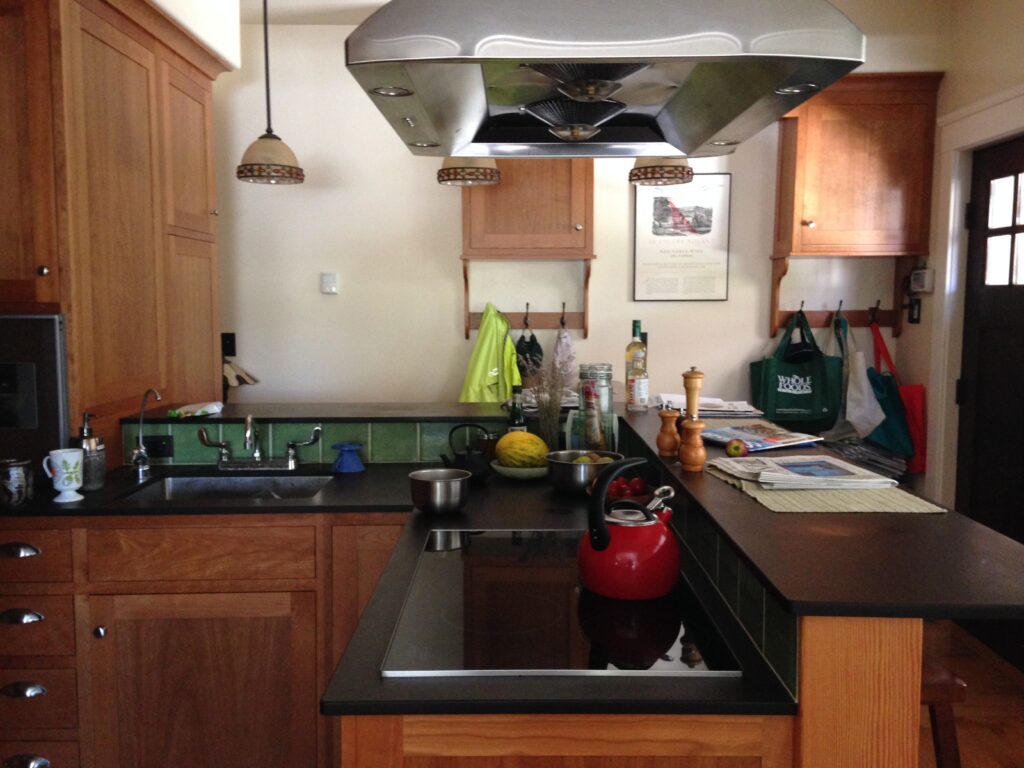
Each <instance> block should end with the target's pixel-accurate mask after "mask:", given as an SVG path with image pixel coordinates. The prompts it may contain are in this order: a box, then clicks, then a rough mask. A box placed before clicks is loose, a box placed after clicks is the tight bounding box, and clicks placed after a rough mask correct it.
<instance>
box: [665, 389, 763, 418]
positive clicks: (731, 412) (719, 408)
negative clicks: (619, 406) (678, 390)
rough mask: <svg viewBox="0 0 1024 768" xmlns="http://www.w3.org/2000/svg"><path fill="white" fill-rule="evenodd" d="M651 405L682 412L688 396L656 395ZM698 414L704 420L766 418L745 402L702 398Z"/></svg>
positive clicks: (761, 412)
mask: <svg viewBox="0 0 1024 768" xmlns="http://www.w3.org/2000/svg"><path fill="white" fill-rule="evenodd" d="M651 405H652V406H657V407H665V408H675V409H676V410H678V411H682V410H685V409H686V395H668V394H664V395H655V396H654V397H653V398H652V399H651ZM698 414H699V416H700V418H702V419H749V418H752V417H758V416H764V411H761V410H758V409H757V408H755V407H754V406H752V405H751V404H750V403H748V402H746V401H745V400H722V399H721V398H719V397H702V398H701V399H700V406H699V411H698Z"/></svg>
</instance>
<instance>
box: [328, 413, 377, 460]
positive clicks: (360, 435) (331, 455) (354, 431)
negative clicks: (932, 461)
mask: <svg viewBox="0 0 1024 768" xmlns="http://www.w3.org/2000/svg"><path fill="white" fill-rule="evenodd" d="M323 426H324V434H323V436H322V437H321V438H320V442H321V443H323V449H322V450H321V455H322V456H323V462H324V464H333V463H334V461H335V459H337V458H338V450H337V449H336V448H334V447H333V446H335V445H337V444H338V443H359V444H360V445H362V446H363V447H362V448H360V449H359V458H360V459H361V460H362V462H363V463H364V464H365V463H367V462H368V461H369V460H370V459H369V456H370V425H369V424H366V423H365V422H352V421H344V422H335V423H333V424H331V423H328V424H324V425H323Z"/></svg>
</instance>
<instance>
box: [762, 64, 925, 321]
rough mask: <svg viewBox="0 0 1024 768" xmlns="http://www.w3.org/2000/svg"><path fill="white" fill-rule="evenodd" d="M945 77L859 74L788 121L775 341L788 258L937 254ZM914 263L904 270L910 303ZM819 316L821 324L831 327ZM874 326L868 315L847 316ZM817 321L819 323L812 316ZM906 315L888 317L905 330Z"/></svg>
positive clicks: (782, 140) (896, 300)
mask: <svg viewBox="0 0 1024 768" xmlns="http://www.w3.org/2000/svg"><path fill="white" fill-rule="evenodd" d="M940 79H941V75H940V74H909V75H908V74H893V75H887V74H872V75H849V76H847V77H845V78H843V79H842V80H840V81H838V82H837V83H835V84H833V85H832V86H830V87H829V88H827V89H826V90H824V91H822V92H821V93H820V94H818V95H817V96H815V97H814V98H813V99H810V100H808V101H807V102H805V103H804V104H803V105H801V106H800V107H798V108H797V109H796V110H794V111H793V112H791V113H790V114H789V115H787V116H786V117H785V118H783V119H782V121H781V122H780V128H779V176H778V193H777V199H776V218H775V244H774V248H773V253H772V258H773V259H774V260H775V261H774V263H773V291H772V333H773V334H774V333H775V331H776V330H777V328H778V326H779V325H780V324H782V323H784V322H785V320H786V319H788V317H783V316H782V315H781V314H780V312H779V308H778V286H779V282H780V281H781V279H782V277H783V275H785V273H786V270H787V268H788V262H787V259H789V258H791V257H805V256H856V257H879V256H895V257H915V256H924V255H926V254H927V253H928V234H929V213H930V208H931V186H932V182H931V180H932V154H933V146H934V134H935V100H936V93H937V90H938V85H939V80H940ZM910 266H912V261H911V260H910V259H904V258H901V259H900V260H899V261H898V263H897V268H896V285H895V286H894V295H893V305H894V306H895V307H897V308H898V307H899V306H900V305H901V304H902V303H903V301H902V299H903V294H904V287H903V280H904V278H905V276H906V274H907V271H908V268H909V267H910ZM818 314H820V315H822V316H824V315H828V314H829V313H825V312H823V313H816V315H815V316H814V317H811V321H812V324H821V322H827V319H828V318H827V317H818V316H817V315H818ZM846 314H847V316H848V317H849V319H850V320H851V323H852V324H855V325H859V324H866V320H867V317H866V314H867V313H866V311H864V312H862V313H860V314H863V315H864V317H861V316H860V314H855V313H851V312H846ZM809 317H810V315H809ZM900 318H901V312H900V311H899V309H897V310H895V311H888V312H884V313H879V319H880V321H881V322H882V324H884V325H892V326H894V327H895V326H896V325H897V324H898V323H899V321H900Z"/></svg>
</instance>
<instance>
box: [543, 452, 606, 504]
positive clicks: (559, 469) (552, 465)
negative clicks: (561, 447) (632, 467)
mask: <svg viewBox="0 0 1024 768" xmlns="http://www.w3.org/2000/svg"><path fill="white" fill-rule="evenodd" d="M589 454H597V455H598V456H606V457H608V458H610V459H611V460H612V461H618V460H619V459H621V458H622V454H621V453H615V451H552V452H551V453H549V454H548V455H547V456H546V457H545V458H546V459H547V460H548V467H549V469H550V471H549V472H548V477H549V478H550V479H551V485H553V486H554V487H555V489H557V490H559V491H565V492H567V493H576V494H579V495H581V496H582V495H583V494H585V493H586V492H587V488H589V487H590V484H591V483H592V482H594V480H595V479H596V478H597V476H598V475H600V474H601V472H603V471H604V470H605V469H606V468H607V467H608V466H610V465H611V462H607V463H604V464H598V463H595V462H588V463H586V464H577V463H576V459H578V458H579V457H580V456H587V455H589Z"/></svg>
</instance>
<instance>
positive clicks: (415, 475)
mask: <svg viewBox="0 0 1024 768" xmlns="http://www.w3.org/2000/svg"><path fill="white" fill-rule="evenodd" d="M472 476H473V475H472V473H471V472H467V471H466V470H464V469H448V468H445V469H417V470H416V471H415V472H410V473H409V485H410V487H411V490H412V503H413V506H415V507H416V508H417V509H421V510H423V511H424V512H431V513H436V514H444V513H449V512H458V511H459V510H460V509H462V507H463V506H465V504H466V500H467V499H468V498H469V478H470V477H472Z"/></svg>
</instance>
